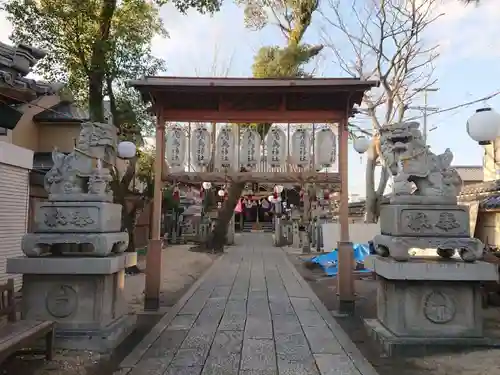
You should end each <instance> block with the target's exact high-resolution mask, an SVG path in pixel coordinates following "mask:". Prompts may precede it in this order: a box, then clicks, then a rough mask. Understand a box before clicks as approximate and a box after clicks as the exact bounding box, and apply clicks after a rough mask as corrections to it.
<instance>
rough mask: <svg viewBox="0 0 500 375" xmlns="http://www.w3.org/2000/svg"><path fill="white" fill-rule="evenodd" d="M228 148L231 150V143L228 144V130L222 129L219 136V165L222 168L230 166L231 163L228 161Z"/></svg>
mask: <svg viewBox="0 0 500 375" xmlns="http://www.w3.org/2000/svg"><path fill="white" fill-rule="evenodd" d="M230 148H231V142H230V134H229V129H222V130H221V136H220V150H219V153H220V154H219V155H220V160H221V165H222V166H223V167H227V166H229V165H230V164H231V161H230V159H229V154H230Z"/></svg>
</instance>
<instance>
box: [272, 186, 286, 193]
mask: <svg viewBox="0 0 500 375" xmlns="http://www.w3.org/2000/svg"><path fill="white" fill-rule="evenodd" d="M284 189H285V188H284V187H283V186H282V185H276V186H275V187H274V192H275V193H277V194H281V193H282V192H283V190H284Z"/></svg>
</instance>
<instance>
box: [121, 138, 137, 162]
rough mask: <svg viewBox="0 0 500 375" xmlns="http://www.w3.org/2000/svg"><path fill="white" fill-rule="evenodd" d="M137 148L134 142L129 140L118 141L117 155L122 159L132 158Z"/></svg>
mask: <svg viewBox="0 0 500 375" xmlns="http://www.w3.org/2000/svg"><path fill="white" fill-rule="evenodd" d="M136 151H137V148H136V147H135V144H133V143H132V142H129V141H123V142H120V143H118V157H120V158H122V159H132V158H133V157H134V156H135V153H136Z"/></svg>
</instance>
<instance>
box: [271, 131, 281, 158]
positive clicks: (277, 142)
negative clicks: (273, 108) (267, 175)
mask: <svg viewBox="0 0 500 375" xmlns="http://www.w3.org/2000/svg"><path fill="white" fill-rule="evenodd" d="M271 136H272V137H273V143H272V148H271V162H273V163H279V162H280V151H281V150H280V146H281V137H280V133H279V132H278V131H276V130H275V129H273V132H272V133H271Z"/></svg>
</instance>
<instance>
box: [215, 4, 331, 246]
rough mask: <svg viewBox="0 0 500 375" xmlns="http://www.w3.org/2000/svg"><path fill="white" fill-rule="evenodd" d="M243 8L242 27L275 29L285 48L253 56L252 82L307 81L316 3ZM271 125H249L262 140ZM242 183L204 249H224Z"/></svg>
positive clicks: (315, 51) (265, 49)
mask: <svg viewBox="0 0 500 375" xmlns="http://www.w3.org/2000/svg"><path fill="white" fill-rule="evenodd" d="M239 3H240V5H242V6H244V7H245V23H246V26H247V27H248V28H250V29H253V30H260V29H262V28H264V27H266V26H267V25H270V24H273V25H277V26H278V28H279V30H280V31H281V32H282V34H283V36H284V38H285V40H286V45H285V46H284V47H281V46H267V47H262V48H261V49H260V50H259V51H258V53H257V55H256V56H255V60H254V64H253V66H252V70H253V75H254V77H256V78H304V77H309V76H310V74H308V73H307V72H306V71H305V69H304V66H305V65H306V64H307V63H308V62H310V61H311V59H312V58H314V57H315V56H317V55H318V54H319V53H320V51H321V50H322V48H323V46H322V45H309V44H306V43H302V40H303V37H304V34H305V32H306V31H307V28H308V27H309V25H310V24H311V22H312V16H313V13H314V12H315V11H316V10H317V9H318V5H319V1H318V0H276V1H268V0H241V1H239ZM271 125H272V124H252V125H251V126H253V127H255V128H256V130H257V131H258V132H259V134H260V135H261V136H262V137H263V138H264V137H265V136H266V134H267V132H268V131H269V129H270V127H271ZM245 184H246V183H245V182H240V183H234V184H232V185H231V187H230V188H229V191H228V198H227V200H226V201H225V202H224V204H223V206H222V208H221V209H220V211H219V215H218V220H217V224H216V225H215V228H214V230H213V232H212V233H211V235H210V237H209V239H208V242H207V244H206V247H207V248H208V249H210V250H212V251H215V252H220V251H222V250H223V248H224V242H225V238H226V235H227V228H228V224H229V221H230V220H231V217H232V215H233V212H234V208H235V207H236V204H237V203H238V200H239V198H240V196H241V193H242V192H243V189H244V188H245Z"/></svg>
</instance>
